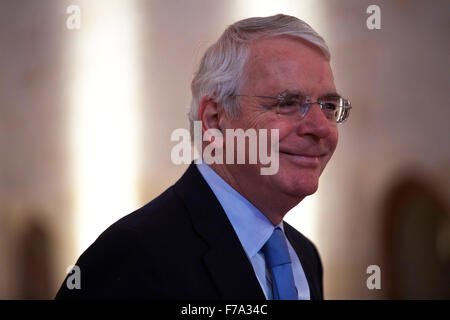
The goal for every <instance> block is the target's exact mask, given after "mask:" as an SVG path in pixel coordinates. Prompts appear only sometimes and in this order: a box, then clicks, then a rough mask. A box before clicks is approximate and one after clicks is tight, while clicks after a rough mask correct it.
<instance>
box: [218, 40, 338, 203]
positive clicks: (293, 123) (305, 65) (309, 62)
mask: <svg viewBox="0 0 450 320" xmlns="http://www.w3.org/2000/svg"><path fill="white" fill-rule="evenodd" d="M248 61H249V62H248V63H247V65H246V69H245V72H246V75H247V79H246V81H245V84H244V86H243V88H242V89H241V90H240V92H237V93H238V94H243V95H248V96H272V97H276V96H277V94H279V93H282V92H284V91H289V92H301V93H303V94H304V95H307V96H309V97H311V99H312V100H313V101H317V98H318V97H322V96H324V95H326V94H330V93H335V92H336V88H335V85H334V80H333V74H332V71H331V68H330V64H329V62H328V61H327V60H326V58H325V57H324V56H323V55H322V54H321V53H320V52H319V51H318V49H317V48H314V47H312V46H311V45H309V44H307V43H306V42H303V41H301V40H299V39H295V38H291V37H273V38H267V39H262V40H258V41H256V42H254V43H253V44H252V47H251V51H250V57H249V60H248ZM239 99H240V105H241V114H240V115H239V118H238V119H228V118H227V117H225V118H223V119H222V123H221V126H222V128H223V129H225V128H233V129H237V128H242V129H244V130H246V129H249V128H254V129H256V130H258V129H263V128H265V129H269V130H270V129H279V150H280V154H279V171H278V173H277V174H275V175H266V176H265V175H261V174H260V167H261V165H260V164H257V165H255V164H246V165H242V164H241V165H237V164H234V165H227V170H228V171H229V173H230V174H231V175H232V176H233V178H234V180H235V181H236V184H237V186H235V187H237V189H238V191H240V192H241V193H243V194H244V196H245V195H248V194H252V193H253V192H255V191H257V192H258V193H259V194H261V195H262V196H264V197H270V198H272V199H277V197H279V199H283V200H282V201H284V200H286V201H288V202H295V204H296V203H298V202H299V201H301V200H302V199H303V198H304V197H305V196H307V195H310V194H312V193H314V192H315V191H316V190H317V188H318V181H319V177H320V174H321V173H322V171H323V170H324V168H325V166H326V164H327V163H328V161H329V160H330V158H331V156H332V154H333V152H334V150H335V148H336V145H337V141H338V131H337V125H336V123H333V122H331V121H330V120H328V119H327V118H326V117H325V115H324V114H323V113H322V111H321V109H320V107H319V105H317V104H314V105H311V107H310V108H309V110H308V112H307V114H306V115H305V117H304V118H302V119H301V118H297V119H295V118H294V119H292V118H288V117H286V116H283V115H278V114H277V113H276V112H274V111H268V110H267V109H265V108H262V107H261V106H262V105H264V104H266V105H267V104H273V101H267V100H264V99H261V98H254V97H239ZM247 159H248V158H247ZM250 198H251V197H250ZM274 201H276V200H274Z"/></svg>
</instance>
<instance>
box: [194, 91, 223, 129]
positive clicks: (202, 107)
mask: <svg viewBox="0 0 450 320" xmlns="http://www.w3.org/2000/svg"><path fill="white" fill-rule="evenodd" d="M219 109H220V107H219V104H218V103H217V102H215V101H214V99H213V98H212V97H208V96H204V97H203V98H202V100H201V101H200V104H199V106H198V119H199V120H200V121H201V122H202V132H203V133H205V131H206V130H208V129H219V130H220V127H219V122H220V118H221V114H222V113H221V110H219Z"/></svg>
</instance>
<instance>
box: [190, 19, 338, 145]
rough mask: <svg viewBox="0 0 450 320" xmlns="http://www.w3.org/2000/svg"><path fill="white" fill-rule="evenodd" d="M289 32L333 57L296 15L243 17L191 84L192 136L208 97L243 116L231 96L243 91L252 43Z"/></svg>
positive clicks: (228, 111) (206, 58)
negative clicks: (241, 89) (203, 102)
mask: <svg viewBox="0 0 450 320" xmlns="http://www.w3.org/2000/svg"><path fill="white" fill-rule="evenodd" d="M281 35H289V36H293V37H296V38H300V39H302V40H305V41H307V42H308V43H310V44H313V45H314V46H316V47H317V48H319V49H320V51H321V52H322V53H323V55H324V56H325V57H326V58H327V59H328V60H329V59H330V51H329V49H328V46H327V45H326V43H325V41H324V39H323V38H322V37H321V36H320V35H319V34H318V33H317V32H316V31H314V30H313V29H312V28H311V27H310V26H309V25H308V24H307V23H306V22H304V21H302V20H300V19H298V18H296V17H292V16H288V15H284V14H277V15H274V16H270V17H254V18H248V19H244V20H240V21H238V22H236V23H234V24H232V25H231V26H229V27H228V28H227V29H226V30H225V31H224V33H223V34H222V36H221V37H220V38H219V39H218V40H217V42H216V43H214V44H213V45H211V46H210V47H209V48H208V49H207V50H206V52H205V54H204V55H203V58H202V60H201V62H200V66H199V68H198V70H197V72H196V73H195V76H194V79H193V80H192V83H191V91H192V101H191V109H190V111H189V121H190V126H191V137H193V134H192V133H193V123H194V121H195V120H199V119H198V106H199V103H200V101H201V100H202V98H203V97H204V96H208V97H210V98H212V99H214V101H215V102H217V103H220V104H221V105H222V107H223V109H224V111H225V113H226V114H227V115H228V116H230V117H237V116H238V115H239V111H240V106H239V103H238V102H237V100H236V99H233V97H230V95H232V94H236V93H238V92H239V89H240V88H241V86H242V83H243V78H244V74H243V73H244V72H243V70H244V66H245V64H246V62H247V59H248V56H249V51H250V44H251V43H252V42H253V41H255V40H258V39H262V38H268V37H274V36H281Z"/></svg>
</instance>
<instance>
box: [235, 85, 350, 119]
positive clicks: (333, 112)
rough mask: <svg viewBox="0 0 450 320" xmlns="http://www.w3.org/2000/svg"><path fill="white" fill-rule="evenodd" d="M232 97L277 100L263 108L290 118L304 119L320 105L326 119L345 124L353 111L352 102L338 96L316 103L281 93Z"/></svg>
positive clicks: (306, 98) (327, 97) (324, 98)
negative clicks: (310, 110) (312, 107)
mask: <svg viewBox="0 0 450 320" xmlns="http://www.w3.org/2000/svg"><path fill="white" fill-rule="evenodd" d="M231 96H234V97H252V98H263V99H272V100H275V103H274V104H273V105H269V106H263V108H265V109H268V110H273V111H275V112H276V113H277V114H278V115H284V116H287V117H290V118H295V117H297V116H299V117H300V118H301V119H302V118H304V117H305V115H306V113H307V112H308V110H309V108H310V106H311V105H313V104H318V105H319V106H320V109H322V112H323V113H324V115H325V117H326V118H327V119H328V120H329V121H330V122H333V123H334V122H336V123H343V122H345V121H347V120H348V118H349V115H350V110H351V109H352V106H351V103H350V101H349V100H348V99H344V98H342V97H340V96H338V95H329V96H325V97H323V98H320V99H319V100H318V101H315V102H312V101H311V98H310V97H309V96H303V95H301V94H290V93H287V92H283V93H280V94H278V95H277V96H276V97H268V96H248V95H244V94H234V95H231Z"/></svg>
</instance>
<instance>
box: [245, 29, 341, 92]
mask: <svg viewBox="0 0 450 320" xmlns="http://www.w3.org/2000/svg"><path fill="white" fill-rule="evenodd" d="M246 75H247V81H248V83H247V84H248V85H250V86H256V87H261V86H264V87H270V88H273V90H275V91H276V90H278V89H283V90H285V89H292V90H295V89H297V90H305V91H307V90H309V89H310V88H308V86H309V85H314V86H315V87H317V86H322V87H323V90H325V91H327V90H328V91H330V92H332V91H333V90H335V88H334V81H333V75H332V72H331V68H330V65H329V61H328V60H327V58H325V56H324V55H323V54H322V53H321V51H320V49H318V48H316V47H315V46H313V45H309V44H308V43H307V42H306V41H302V40H300V39H297V38H293V37H273V38H266V39H261V40H257V41H255V42H254V43H253V44H252V45H251V50H250V56H249V60H248V63H247V65H246ZM280 86H281V87H280ZM277 87H280V88H277Z"/></svg>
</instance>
